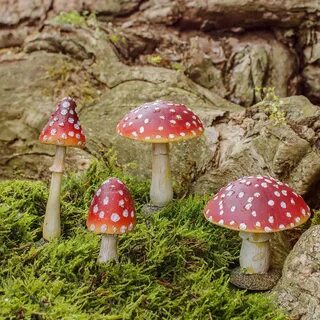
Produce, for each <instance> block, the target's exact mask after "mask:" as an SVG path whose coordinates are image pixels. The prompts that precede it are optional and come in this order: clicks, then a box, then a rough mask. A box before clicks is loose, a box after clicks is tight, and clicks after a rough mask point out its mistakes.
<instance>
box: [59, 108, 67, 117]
mask: <svg viewBox="0 0 320 320" xmlns="http://www.w3.org/2000/svg"><path fill="white" fill-rule="evenodd" d="M60 113H61V114H62V115H63V116H65V115H66V114H67V113H68V110H65V109H62V110H61V111H60Z"/></svg>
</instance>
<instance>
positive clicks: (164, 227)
mask: <svg viewBox="0 0 320 320" xmlns="http://www.w3.org/2000/svg"><path fill="white" fill-rule="evenodd" d="M109 176H118V177H119V178H120V179H122V180H123V181H124V182H126V183H127V185H128V186H129V188H130V189H131V191H132V193H133V196H134V198H135V201H136V207H137V214H138V224H137V227H136V230H135V231H134V232H131V233H129V234H127V235H124V236H121V237H120V243H119V251H120V252H119V253H120V264H114V263H111V264H107V265H98V264H97V263H96V259H97V256H98V251H99V241H100V238H99V237H98V236H95V235H93V234H91V233H89V232H87V230H86V227H85V218H86V213H87V208H88V205H89V203H90V201H91V197H92V195H93V193H94V191H95V190H96V188H97V186H98V185H99V184H100V183H101V182H102V181H104V180H105V179H106V178H107V177H109ZM148 191H149V184H148V183H146V182H139V181H135V180H134V179H133V178H131V177H128V176H124V174H123V173H122V171H121V170H120V169H118V168H116V167H115V166H114V165H109V166H106V165H104V164H102V163H94V164H93V165H92V166H91V167H90V169H89V170H88V171H87V172H86V173H85V174H82V175H80V176H77V175H75V174H72V175H70V176H68V177H66V178H65V179H64V185H63V190H62V210H61V211H62V224H63V225H62V229H63V236H62V238H61V239H59V240H56V241H53V242H51V243H45V242H43V241H42V240H41V224H42V221H43V215H44V212H45V204H46V200H47V196H48V192H47V186H46V185H45V184H44V183H42V182H30V181H4V182H1V183H0V219H1V223H0V248H1V261H0V264H1V265H0V319H234V320H236V319H239V320H240V319H241V320H245V319H255V320H258V319H273V320H275V319H278V320H280V319H285V318H286V317H285V316H284V315H283V314H282V313H281V312H280V311H279V310H277V309H276V308H275V307H274V305H273V303H272V301H271V299H270V297H268V296H267V295H263V294H248V293H246V292H244V291H239V290H234V289H232V288H231V287H230V285H229V283H228V267H229V265H230V264H231V263H233V262H234V261H237V256H238V253H239V244H240V240H239V238H238V235H237V234H236V233H234V232H231V231H228V230H224V229H223V228H219V227H214V226H211V225H209V224H208V223H207V222H206V221H205V220H204V219H203V216H202V210H203V206H204V204H205V202H206V200H207V199H208V197H195V196H194V197H188V198H185V199H182V200H177V201H175V202H173V203H172V204H170V205H168V206H167V207H166V208H164V209H162V210H161V211H160V212H158V213H156V214H154V215H153V216H152V217H148V219H150V220H148V221H147V220H146V217H144V216H143V214H142V213H141V207H142V205H143V204H144V203H146V202H147V201H148Z"/></svg>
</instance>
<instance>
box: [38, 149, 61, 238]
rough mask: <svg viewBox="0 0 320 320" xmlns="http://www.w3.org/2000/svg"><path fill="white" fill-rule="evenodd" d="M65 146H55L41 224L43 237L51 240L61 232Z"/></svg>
mask: <svg viewBox="0 0 320 320" xmlns="http://www.w3.org/2000/svg"><path fill="white" fill-rule="evenodd" d="M65 154H66V147H62V146H57V149H56V154H55V158H54V162H53V165H52V167H51V168H50V171H52V177H51V184H50V191H49V198H48V202H47V207H46V214H45V217H44V224H43V238H44V239H46V240H48V241H51V240H53V239H54V238H58V237H59V236H60V234H61V225H60V190H61V181H62V174H63V169H64V159H65Z"/></svg>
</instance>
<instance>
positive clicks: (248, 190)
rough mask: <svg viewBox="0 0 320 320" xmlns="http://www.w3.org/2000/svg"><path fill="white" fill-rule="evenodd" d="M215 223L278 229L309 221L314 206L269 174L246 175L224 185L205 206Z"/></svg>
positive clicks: (255, 230)
mask: <svg viewBox="0 0 320 320" xmlns="http://www.w3.org/2000/svg"><path fill="white" fill-rule="evenodd" d="M204 215H205V217H206V219H208V220H209V221H210V222H211V223H214V224H218V225H221V226H224V227H226V228H229V229H232V230H238V231H246V232H252V233H264V232H277V231H282V230H285V229H291V228H294V227H296V226H298V225H300V224H303V223H304V222H306V221H307V220H308V219H309V217H310V215H311V212H310V208H309V207H308V205H307V204H306V203H305V202H304V200H303V199H302V197H301V196H299V195H298V194H296V193H295V192H294V191H293V190H292V189H291V188H290V187H289V186H288V185H287V184H284V183H282V182H280V181H278V180H276V179H274V178H271V177H266V176H256V177H253V176H250V177H243V178H240V179H238V180H236V181H234V182H231V183H229V184H228V185H227V186H226V187H224V188H222V189H221V190H220V191H219V192H218V193H217V194H216V195H215V197H214V198H213V199H211V200H210V201H209V202H208V203H207V205H206V207H205V209H204Z"/></svg>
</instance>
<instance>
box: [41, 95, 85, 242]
mask: <svg viewBox="0 0 320 320" xmlns="http://www.w3.org/2000/svg"><path fill="white" fill-rule="evenodd" d="M76 106H77V105H76V102H75V100H74V99H72V98H70V97H67V98H63V99H62V100H61V101H60V102H59V103H58V105H57V107H56V110H55V112H54V113H53V114H52V115H51V116H50V119H49V121H48V123H47V124H46V125H45V127H44V128H43V130H42V132H41V134H40V137H39V140H40V142H41V143H44V144H53V145H56V154H55V158H54V162H53V165H52V166H51V167H50V171H51V172H52V178H51V185H50V192H49V198H48V202H47V207H46V214H45V217H44V224H43V238H44V239H46V240H49V241H50V240H52V239H54V238H57V237H59V236H60V234H61V226H60V189H61V180H62V174H63V171H64V161H65V155H66V148H67V147H76V148H83V147H84V146H85V142H86V138H85V135H84V133H83V131H82V129H81V125H80V122H79V119H78V115H77V112H76V111H75V108H76Z"/></svg>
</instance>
